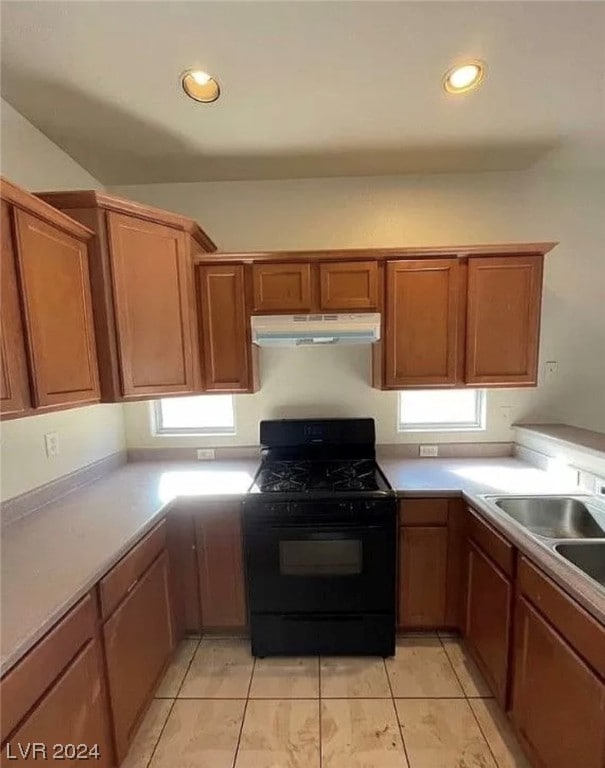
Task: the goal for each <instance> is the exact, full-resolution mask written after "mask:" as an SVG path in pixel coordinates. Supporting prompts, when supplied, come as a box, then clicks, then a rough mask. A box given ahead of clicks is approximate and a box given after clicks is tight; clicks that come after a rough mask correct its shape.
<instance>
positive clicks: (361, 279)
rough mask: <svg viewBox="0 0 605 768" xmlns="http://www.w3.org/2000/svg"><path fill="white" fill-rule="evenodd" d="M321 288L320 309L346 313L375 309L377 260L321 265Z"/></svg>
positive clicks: (376, 299)
mask: <svg viewBox="0 0 605 768" xmlns="http://www.w3.org/2000/svg"><path fill="white" fill-rule="evenodd" d="M319 287H320V307H321V309H324V310H328V311H340V310H342V311H344V312H350V311H352V310H369V309H376V307H377V306H378V264H377V263H376V262H375V261H349V262H346V261H345V262H330V263H326V264H320V265H319Z"/></svg>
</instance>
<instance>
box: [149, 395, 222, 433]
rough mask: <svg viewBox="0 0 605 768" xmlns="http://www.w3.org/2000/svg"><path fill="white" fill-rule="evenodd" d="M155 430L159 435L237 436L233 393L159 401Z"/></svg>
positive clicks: (157, 403) (156, 405) (156, 404)
mask: <svg viewBox="0 0 605 768" xmlns="http://www.w3.org/2000/svg"><path fill="white" fill-rule="evenodd" d="M155 431H156V434H158V435H234V434H235V418H234V414H233V395H199V396H197V397H170V398H166V399H164V400H156V402H155Z"/></svg>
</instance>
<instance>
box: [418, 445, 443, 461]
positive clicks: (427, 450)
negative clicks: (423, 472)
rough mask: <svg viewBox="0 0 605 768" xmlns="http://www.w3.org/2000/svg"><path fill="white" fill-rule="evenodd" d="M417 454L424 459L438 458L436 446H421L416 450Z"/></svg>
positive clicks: (437, 447)
mask: <svg viewBox="0 0 605 768" xmlns="http://www.w3.org/2000/svg"><path fill="white" fill-rule="evenodd" d="M418 453H419V454H420V456H423V457H425V458H435V456H439V446H438V445H421V446H420V447H419V449H418Z"/></svg>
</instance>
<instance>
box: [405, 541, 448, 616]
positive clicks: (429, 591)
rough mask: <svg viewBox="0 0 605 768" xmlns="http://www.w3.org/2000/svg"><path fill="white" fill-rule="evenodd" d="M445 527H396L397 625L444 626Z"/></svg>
mask: <svg viewBox="0 0 605 768" xmlns="http://www.w3.org/2000/svg"><path fill="white" fill-rule="evenodd" d="M447 544H448V536H447V528H446V527H445V526H441V527H421V526H418V527H410V528H400V529H399V625H400V626H401V627H403V628H420V627H422V628H425V629H428V628H431V627H443V626H444V625H445V604H446V570H447Z"/></svg>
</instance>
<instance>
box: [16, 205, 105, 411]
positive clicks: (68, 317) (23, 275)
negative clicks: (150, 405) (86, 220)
mask: <svg viewBox="0 0 605 768" xmlns="http://www.w3.org/2000/svg"><path fill="white" fill-rule="evenodd" d="M15 235H16V254H17V262H18V266H19V276H20V282H21V288H22V301H23V311H24V319H25V329H26V333H27V341H28V343H27V347H28V352H29V368H30V373H31V377H32V389H33V400H34V405H35V406H36V407H37V408H44V407H51V406H57V405H68V404H81V403H92V402H97V401H98V400H99V398H100V394H99V381H98V370H97V357H96V349H95V345H94V330H93V319H92V305H91V298H90V282H89V272H88V257H87V251H86V245H85V243H84V242H83V241H81V240H78V239H77V238H76V237H74V236H72V235H69V234H67V233H66V232H63V231H61V230H59V229H57V228H56V227H54V226H53V225H51V224H49V223H47V222H45V221H43V220H42V219H39V218H38V217H36V216H32V215H31V214H29V213H26V212H25V211H21V210H16V211H15Z"/></svg>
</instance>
